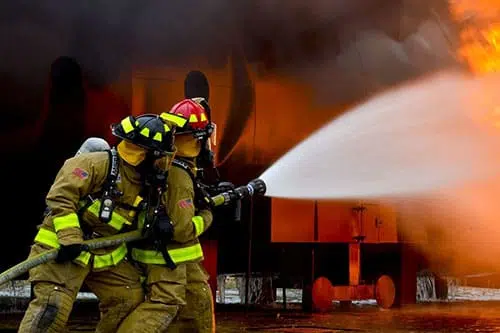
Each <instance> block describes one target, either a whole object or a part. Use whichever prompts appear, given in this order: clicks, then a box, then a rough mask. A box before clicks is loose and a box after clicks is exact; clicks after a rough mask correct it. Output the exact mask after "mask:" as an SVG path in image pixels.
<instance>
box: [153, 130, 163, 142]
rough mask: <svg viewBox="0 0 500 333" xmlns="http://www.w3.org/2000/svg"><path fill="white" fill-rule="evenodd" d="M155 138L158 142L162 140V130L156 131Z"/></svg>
mask: <svg viewBox="0 0 500 333" xmlns="http://www.w3.org/2000/svg"><path fill="white" fill-rule="evenodd" d="M153 140H156V141H158V142H161V140H162V135H161V133H160V132H158V133H156V134H155V136H154V137H153Z"/></svg>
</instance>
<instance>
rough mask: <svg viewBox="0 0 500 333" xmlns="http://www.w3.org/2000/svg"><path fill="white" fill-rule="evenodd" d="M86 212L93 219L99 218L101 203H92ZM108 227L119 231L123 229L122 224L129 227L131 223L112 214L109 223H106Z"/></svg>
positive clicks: (115, 213)
mask: <svg viewBox="0 0 500 333" xmlns="http://www.w3.org/2000/svg"><path fill="white" fill-rule="evenodd" d="M87 209H88V211H89V212H90V213H92V214H93V215H95V217H97V218H99V210H100V209H101V201H100V200H96V201H94V202H93V203H92V204H91V205H90V206H89V207H88V208H87ZM108 224H109V225H110V226H112V227H113V228H115V229H116V230H121V229H122V228H123V225H124V224H128V225H131V224H132V223H131V222H130V221H129V220H127V219H126V218H124V217H123V216H121V215H120V214H118V213H117V212H113V214H112V215H111V221H109V223H108Z"/></svg>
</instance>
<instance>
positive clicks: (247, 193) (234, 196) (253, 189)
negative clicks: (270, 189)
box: [212, 179, 266, 206]
mask: <svg viewBox="0 0 500 333" xmlns="http://www.w3.org/2000/svg"><path fill="white" fill-rule="evenodd" d="M264 193H266V183H264V181H263V180H262V179H254V180H252V181H251V182H249V183H248V184H247V185H244V186H240V187H237V188H235V189H234V190H229V191H227V192H224V193H221V194H219V195H216V196H215V197H212V201H213V202H214V205H215V206H220V205H224V204H226V205H227V204H229V203H231V202H233V201H237V200H241V199H244V198H247V197H252V196H254V195H255V194H258V195H263V194H264Z"/></svg>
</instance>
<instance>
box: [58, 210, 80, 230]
mask: <svg viewBox="0 0 500 333" xmlns="http://www.w3.org/2000/svg"><path fill="white" fill-rule="evenodd" d="M67 228H80V222H79V221H78V215H76V214H75V213H70V214H68V215H64V216H58V217H54V229H56V232H58V231H59V230H63V229H67Z"/></svg>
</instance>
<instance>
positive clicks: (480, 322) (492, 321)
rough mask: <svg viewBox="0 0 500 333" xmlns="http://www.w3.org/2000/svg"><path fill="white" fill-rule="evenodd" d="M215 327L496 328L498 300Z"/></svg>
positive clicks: (5, 326)
mask: <svg viewBox="0 0 500 333" xmlns="http://www.w3.org/2000/svg"><path fill="white" fill-rule="evenodd" d="M20 316H21V315H19V314H17V315H3V316H2V317H0V327H1V328H0V332H15V331H16V330H15V329H16V326H17V324H18V321H19V319H20ZM95 320H96V318H95V317H85V316H78V317H77V318H74V319H73V320H72V322H71V324H70V332H75V333H76V332H92V331H93V327H94V325H95ZM217 332H218V333H229V332H261V333H272V332H274V333H276V332H282V333H295V332H297V333H298V332H302V333H336V332H371V333H379V332H380V333H382V332H383V333H410V332H412V333H413V332H418V333H431V332H432V333H444V332H447V333H448V332H462V333H467V332H500V303H497V302H477V303H472V302H468V303H449V302H447V303H440V304H436V303H428V304H419V305H416V306H409V307H405V308H402V309H396V310H380V309H378V308H377V307H375V306H370V305H363V306H353V307H352V308H351V309H347V310H346V309H335V310H334V311H333V312H331V313H328V314H314V315H307V314H304V313H300V312H296V311H277V310H269V311H266V312H253V311H252V312H247V313H246V314H245V313H244V312H233V311H231V312H219V313H218V314H217Z"/></svg>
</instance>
